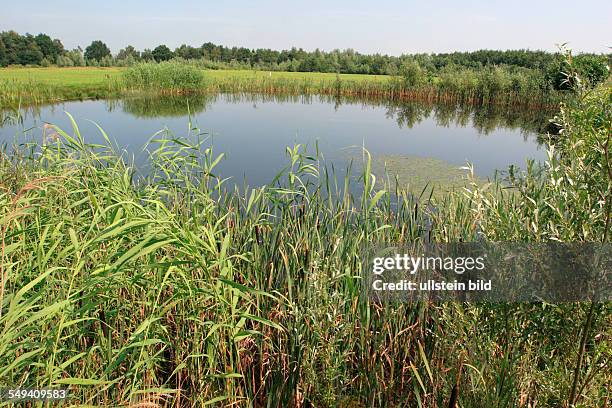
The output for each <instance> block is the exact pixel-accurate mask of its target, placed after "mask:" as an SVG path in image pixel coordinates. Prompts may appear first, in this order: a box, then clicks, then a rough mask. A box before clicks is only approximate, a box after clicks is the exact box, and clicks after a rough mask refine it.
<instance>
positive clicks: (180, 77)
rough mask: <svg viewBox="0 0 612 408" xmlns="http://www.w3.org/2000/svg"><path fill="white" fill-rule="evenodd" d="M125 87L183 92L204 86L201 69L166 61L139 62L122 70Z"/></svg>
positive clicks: (164, 91)
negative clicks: (156, 62)
mask: <svg viewBox="0 0 612 408" xmlns="http://www.w3.org/2000/svg"><path fill="white" fill-rule="evenodd" d="M123 86H124V87H125V88H126V89H138V90H147V91H158V92H161V93H171V94H172V93H183V92H189V91H195V90H200V89H202V88H203V87H204V86H205V82H204V74H203V71H202V70H200V69H198V68H196V67H195V66H193V65H189V64H181V63H179V62H174V61H168V62H160V63H158V64H155V63H140V64H136V65H133V66H131V67H129V68H127V69H126V70H125V71H124V72H123Z"/></svg>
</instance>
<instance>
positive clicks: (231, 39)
mask: <svg viewBox="0 0 612 408" xmlns="http://www.w3.org/2000/svg"><path fill="white" fill-rule="evenodd" d="M0 2H2V3H5V4H2V5H1V6H0V10H1V11H0V31H5V30H15V31H17V32H19V33H22V34H23V33H26V32H29V33H31V34H38V33H40V32H44V33H47V34H49V35H50V36H52V37H53V38H59V39H60V40H62V42H63V44H64V46H65V47H66V48H70V49H71V48H75V47H76V46H81V47H83V48H84V47H85V46H87V45H89V44H90V43H91V41H93V40H102V41H104V42H105V43H106V44H107V45H108V46H109V47H110V48H111V50H112V51H113V53H116V52H117V51H119V49H121V48H123V47H125V46H126V45H128V44H129V45H133V46H135V47H136V48H137V49H144V48H154V47H155V46H157V45H159V44H166V45H168V46H169V47H170V48H172V49H174V48H175V47H178V46H179V45H181V44H188V45H193V46H200V45H201V44H202V43H204V42H209V41H210V42H213V43H215V44H220V45H225V46H244V47H248V48H272V49H287V48H291V47H293V46H295V47H301V48H304V49H306V50H309V51H311V50H314V49H315V48H319V49H321V50H326V51H329V50H332V49H336V48H338V49H345V48H353V49H355V50H357V51H359V52H363V53H382V54H391V55H400V54H404V53H417V52H436V53H437V52H449V51H470V50H478V49H521V48H525V49H532V50H536V49H540V50H550V51H555V50H557V45H558V44H562V43H569V44H568V46H569V47H570V48H571V49H573V50H574V51H576V52H581V51H584V52H610V48H609V47H610V46H612V1H610V0H585V1H575V0H574V1H566V0H557V1H550V0H529V1H525V0H510V1H494V0H488V1H487V0H469V1H449V0H429V1H400V0H378V1H373V0H370V1H360V0H308V1H301V0H294V1H287V0H285V1H280V0H257V1H242V0H232V1H222V0H221V1H219V0H217V1H196V0H173V1H162V0H148V1H145V0H106V1H91V2H89V1H83V0H81V1H74V0H54V1H49V0H28V1H26V2H24V1H8V0H0Z"/></svg>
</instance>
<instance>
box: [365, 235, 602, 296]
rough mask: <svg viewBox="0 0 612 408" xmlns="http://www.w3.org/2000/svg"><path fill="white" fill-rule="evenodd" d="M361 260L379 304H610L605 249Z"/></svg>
mask: <svg viewBox="0 0 612 408" xmlns="http://www.w3.org/2000/svg"><path fill="white" fill-rule="evenodd" d="M366 253H367V261H366V263H365V264H364V270H365V271H366V274H367V279H366V285H365V290H366V291H367V292H368V294H369V296H371V297H373V298H374V299H376V300H380V301H385V300H401V301H411V300H421V299H427V300H434V301H485V302H525V301H527V302H531V301H546V302H575V301H610V300H612V276H611V275H612V246H611V245H610V244H598V243H559V242H550V243H531V244H530V243H517V242H499V243H486V242H471V243H453V244H428V245H427V246H425V245H424V244H421V245H420V246H418V245H416V244H415V245H414V246H413V247H406V246H397V247H384V248H371V249H369V250H367V252H366Z"/></svg>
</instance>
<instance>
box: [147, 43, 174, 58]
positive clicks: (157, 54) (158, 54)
mask: <svg viewBox="0 0 612 408" xmlns="http://www.w3.org/2000/svg"><path fill="white" fill-rule="evenodd" d="M151 54H152V55H153V58H154V59H155V61H157V62H161V61H168V60H171V59H172V57H174V53H173V52H172V51H171V50H170V48H168V47H167V46H165V45H158V46H157V47H155V49H154V50H153V52H152V53H151Z"/></svg>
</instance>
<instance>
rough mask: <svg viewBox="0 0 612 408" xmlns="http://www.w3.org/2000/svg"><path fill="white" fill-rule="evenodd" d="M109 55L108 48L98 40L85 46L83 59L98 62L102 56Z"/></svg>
mask: <svg viewBox="0 0 612 408" xmlns="http://www.w3.org/2000/svg"><path fill="white" fill-rule="evenodd" d="M110 55H111V52H110V49H109V48H108V47H107V46H106V44H104V43H103V42H102V41H100V40H96V41H92V43H91V44H90V45H89V46H88V47H87V48H85V54H84V57H85V60H86V61H87V62H88V63H89V62H92V63H99V62H100V61H101V60H102V59H103V58H104V57H108V56H110Z"/></svg>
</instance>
